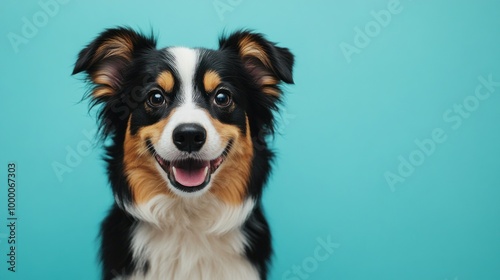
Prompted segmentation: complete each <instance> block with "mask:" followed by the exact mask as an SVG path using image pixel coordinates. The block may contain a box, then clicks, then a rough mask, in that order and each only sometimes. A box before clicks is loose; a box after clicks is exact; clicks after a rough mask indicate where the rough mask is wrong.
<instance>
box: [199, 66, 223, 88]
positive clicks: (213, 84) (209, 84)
mask: <svg viewBox="0 0 500 280" xmlns="http://www.w3.org/2000/svg"><path fill="white" fill-rule="evenodd" d="M220 83H221V78H220V76H219V74H217V72H215V71H213V70H209V71H207V72H206V73H205V76H204V77H203V86H204V87H205V91H206V92H212V91H214V90H215V89H216V88H217V86H218V85H220Z"/></svg>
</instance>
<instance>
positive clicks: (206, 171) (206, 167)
mask: <svg viewBox="0 0 500 280" xmlns="http://www.w3.org/2000/svg"><path fill="white" fill-rule="evenodd" d="M207 174H208V166H205V176H207Z"/></svg>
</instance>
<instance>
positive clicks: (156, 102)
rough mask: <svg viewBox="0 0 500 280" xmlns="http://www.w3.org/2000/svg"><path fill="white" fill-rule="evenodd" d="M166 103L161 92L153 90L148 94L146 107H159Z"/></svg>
mask: <svg viewBox="0 0 500 280" xmlns="http://www.w3.org/2000/svg"><path fill="white" fill-rule="evenodd" d="M165 103H166V101H165V96H163V92H161V91H160V90H159V89H153V90H152V91H150V92H149V97H148V105H149V106H151V107H160V106H162V105H164V104H165Z"/></svg>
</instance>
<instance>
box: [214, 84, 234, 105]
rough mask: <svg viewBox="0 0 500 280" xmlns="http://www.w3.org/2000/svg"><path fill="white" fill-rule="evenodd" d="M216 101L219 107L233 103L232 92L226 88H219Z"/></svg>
mask: <svg viewBox="0 0 500 280" xmlns="http://www.w3.org/2000/svg"><path fill="white" fill-rule="evenodd" d="M214 103H215V104H216V105H217V106H219V107H227V106H229V105H231V92H230V91H229V90H228V89H226V88H219V89H218V90H217V92H215V95H214Z"/></svg>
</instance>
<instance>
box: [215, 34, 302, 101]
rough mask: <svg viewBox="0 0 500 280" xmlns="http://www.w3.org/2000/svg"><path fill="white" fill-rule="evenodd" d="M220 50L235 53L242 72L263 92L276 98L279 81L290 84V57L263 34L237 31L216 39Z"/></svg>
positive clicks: (291, 68)
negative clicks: (247, 74)
mask: <svg viewBox="0 0 500 280" xmlns="http://www.w3.org/2000/svg"><path fill="white" fill-rule="evenodd" d="M219 47H220V49H221V50H223V49H230V50H233V51H236V52H237V53H238V55H239V57H240V58H241V60H242V62H243V65H244V67H245V69H246V70H247V71H248V73H249V74H250V75H251V76H252V77H253V79H254V81H255V82H256V83H257V84H258V85H259V86H260V87H261V89H262V91H263V92H264V93H266V94H270V95H272V96H274V97H279V95H280V93H281V91H280V89H279V87H278V86H279V84H280V83H281V82H285V83H288V84H293V76H292V70H293V62H294V57H293V54H292V53H291V52H290V51H289V50H288V49H286V48H282V47H278V46H276V44H275V43H273V42H270V41H268V40H267V39H265V38H264V36H263V35H262V34H259V33H253V32H249V31H238V32H235V33H233V34H231V35H230V36H228V37H227V38H221V39H219Z"/></svg>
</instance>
